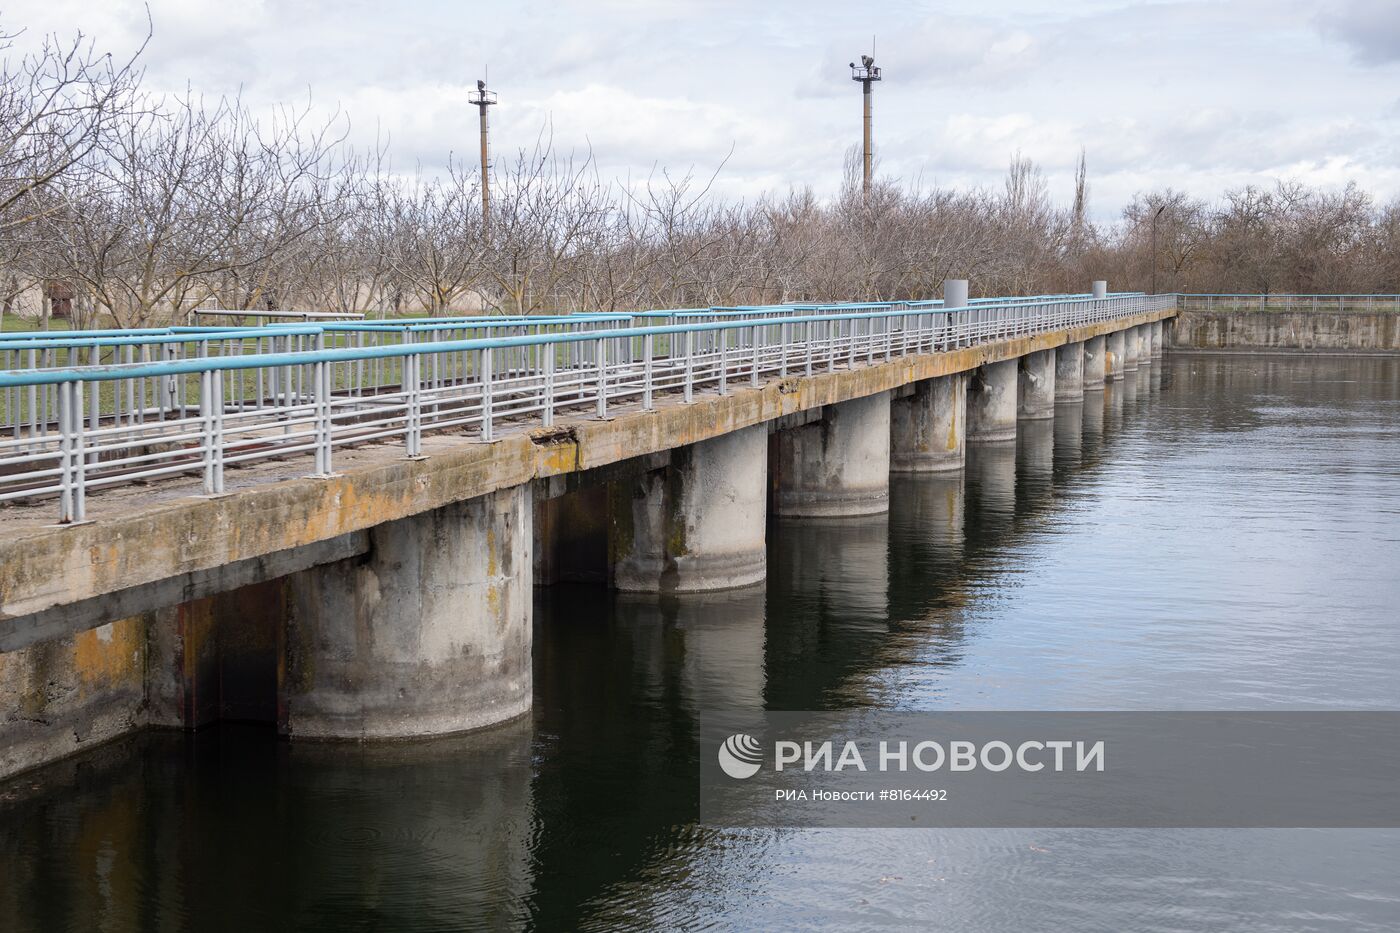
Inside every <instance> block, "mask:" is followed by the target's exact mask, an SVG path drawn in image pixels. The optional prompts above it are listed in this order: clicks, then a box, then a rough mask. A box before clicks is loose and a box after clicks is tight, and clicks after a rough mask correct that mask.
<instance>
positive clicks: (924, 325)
mask: <svg viewBox="0 0 1400 933" xmlns="http://www.w3.org/2000/svg"><path fill="white" fill-rule="evenodd" d="M1174 301H1175V299H1174V297H1173V296H1170V295H1163V296H1144V295H1128V296H1119V297H1112V298H1107V299H1098V300H1095V299H1091V298H1087V297H1083V296H1074V297H1070V298H1057V299H1042V300H1025V301H1015V302H1006V303H995V302H985V301H984V302H979V303H977V304H969V305H967V306H965V307H959V308H952V309H948V308H942V307H939V306H934V305H932V304H931V303H909V304H908V305H906V306H905V307H901V308H897V309H891V308H889V307H882V308H881V309H879V310H841V311H836V312H833V311H830V310H826V311H824V312H823V313H818V314H805V313H790V314H788V313H784V314H778V315H765V316H743V315H740V316H731V315H718V316H708V317H700V318H689V317H687V318H684V319H680V320H678V321H676V322H670V323H664V324H661V325H659V326H643V327H635V326H610V325H612V324H614V323H615V322H611V321H609V320H607V319H606V316H602V317H597V316H592V317H590V316H579V319H578V320H576V321H572V322H570V321H567V320H563V319H549V320H541V321H535V322H520V321H501V322H493V327H496V328H498V329H495V330H493V331H492V332H491V334H490V336H463V335H464V334H470V333H473V332H474V330H473V329H474V328H476V327H477V326H479V325H478V324H477V323H475V322H474V323H473V324H471V325H470V326H467V327H464V324H463V322H461V321H447V322H442V323H435V324H423V325H413V326H411V327H409V328H407V329H404V328H389V329H388V330H385V331H378V330H372V331H369V332H366V331H365V329H364V328H365V327H366V326H367V325H364V324H361V323H359V322H356V323H354V324H327V325H321V326H314V325H296V326H286V327H276V328H259V329H257V331H256V336H252V337H250V336H248V335H247V334H246V333H242V332H234V333H227V332H215V333H204V334H195V335H193V338H194V339H193V341H192V342H193V344H194V346H195V350H194V351H193V352H191V353H189V354H188V355H185V356H179V355H172V356H170V357H166V358H158V359H145V360H130V359H128V358H127V357H125V356H122V355H120V354H118V355H117V356H116V362H106V363H96V364H89V365H72V364H71V361H70V365H65V366H60V367H54V368H43V367H40V368H32V369H25V370H17V371H10V372H4V373H0V390H3V392H4V394H5V399H6V401H7V403H10V404H17V405H18V407H17V408H15V409H13V413H12V414H11V415H10V420H9V421H8V422H7V423H8V424H9V426H10V428H11V430H10V431H9V432H8V433H7V434H6V435H5V436H3V437H0V502H14V501H16V500H32V499H35V498H39V497H57V498H58V500H59V520H60V521H61V522H75V521H82V520H84V517H85V515H86V498H87V496H88V494H89V493H91V492H94V491H96V490H100V489H105V488H110V487H114V486H122V485H126V484H130V483H133V482H138V481H139V482H146V481H150V480H153V479H159V478H168V477H176V476H200V477H202V487H203V491H204V492H205V493H206V494H210V495H217V494H220V493H222V492H223V491H224V489H225V478H226V474H227V472H228V471H230V470H235V469H239V468H243V467H247V466H250V465H252V464H255V463H259V462H266V461H270V460H274V459H276V460H283V459H286V458H288V457H293V456H297V455H310V458H311V459H312V460H313V462H314V466H313V472H312V474H311V475H316V476H326V475H329V474H330V473H331V472H332V470H333V468H334V459H335V452H336V451H337V450H340V449H343V448H346V447H349V446H354V445H363V444H370V443H399V444H402V445H403V447H404V453H405V455H406V456H409V457H418V456H421V455H422V454H423V437H424V434H425V433H427V432H453V431H455V432H459V433H467V434H469V435H471V436H475V437H478V438H480V439H481V440H486V441H489V440H492V439H493V438H494V437H495V436H496V435H497V433H498V432H499V431H500V430H501V429H502V428H503V427H505V426H512V427H517V426H518V427H530V426H539V425H543V426H549V425H552V424H553V423H554V421H555V419H556V418H557V417H558V416H559V415H560V414H564V413H568V414H584V413H586V414H592V415H596V416H597V417H600V418H601V417H607V416H608V414H609V413H610V412H613V411H616V410H617V409H619V408H620V407H626V406H632V407H635V408H639V409H642V410H649V409H651V408H653V407H654V406H655V404H656V400H657V398H658V397H659V396H674V397H676V398H679V399H681V400H683V401H685V402H689V401H691V400H692V399H693V398H694V397H695V395H696V394H697V393H699V392H715V393H718V394H719V395H726V394H728V393H729V392H730V391H731V390H732V388H733V387H734V386H737V385H749V386H759V385H761V384H762V383H763V381H764V380H766V379H769V378H774V377H783V376H787V375H789V374H794V373H800V374H805V375H811V374H813V373H817V372H832V371H836V370H843V369H853V368H856V367H860V366H864V365H871V364H875V363H879V362H884V361H887V360H890V359H892V358H894V357H896V356H902V355H907V354H915V353H933V352H941V351H947V350H951V349H956V348H959V347H967V346H972V345H975V344H978V343H984V342H991V341H997V340H1003V339H1007V338H1011V337H1018V336H1024V335H1029V334H1034V333H1040V332H1045V331H1053V330H1061V329H1064V328H1067V327H1072V326H1077V325H1082V324H1089V323H1095V322H1100V321H1107V320H1113V319H1118V318H1123V317H1128V316H1132V315H1135V314H1140V313H1143V312H1147V311H1154V310H1165V309H1169V308H1171V307H1173V306H1174ZM391 332H392V333H391ZM170 336H171V338H172V341H173V342H165V341H164V340H161V341H157V343H156V345H158V346H162V347H164V346H181V347H183V346H189V345H190V343H191V341H190V340H189V339H188V338H189V337H190V336H191V335H170ZM65 339H71V340H75V341H76V340H77V338H65ZM96 339H99V340H104V341H113V340H116V341H120V340H121V339H123V338H121V337H118V336H115V335H113V336H110V337H109V336H103V337H100V338H96ZM143 339H144V338H143ZM250 340H251V341H253V342H252V343H251V344H249V343H245V342H244V341H250ZM219 342H222V344H223V350H221V351H219V352H215V347H214V345H215V344H216V343H219ZM71 345H72V346H76V347H78V358H77V362H78V363H79V364H81V362H82V360H83V352H84V349H83V348H84V347H85V346H86V345H84V344H81V343H76V342H75V343H73V344H71ZM103 345H104V346H105V345H106V344H103ZM140 345H141V346H147V344H145V343H143V344H140ZM115 346H127V345H125V344H115ZM250 347H252V349H251V350H250V349H249V348H250ZM17 352H28V351H26V350H22V349H21V350H18V351H17ZM88 352H90V351H88ZM16 400H17V401H16ZM41 400H42V401H41Z"/></svg>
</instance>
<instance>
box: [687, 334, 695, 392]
mask: <svg viewBox="0 0 1400 933" xmlns="http://www.w3.org/2000/svg"><path fill="white" fill-rule="evenodd" d="M694 376H695V331H693V330H688V331H686V332H685V401H686V404H690V402H692V401H694V399H695V380H694Z"/></svg>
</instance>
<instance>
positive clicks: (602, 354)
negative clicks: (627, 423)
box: [596, 337, 608, 418]
mask: <svg viewBox="0 0 1400 933" xmlns="http://www.w3.org/2000/svg"><path fill="white" fill-rule="evenodd" d="M596 352H597V361H596V362H597V364H598V417H599V418H606V417H607V416H608V342H607V340H605V339H604V338H602V337H599V338H598V341H597V351H596Z"/></svg>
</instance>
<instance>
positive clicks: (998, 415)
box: [967, 360, 1019, 444]
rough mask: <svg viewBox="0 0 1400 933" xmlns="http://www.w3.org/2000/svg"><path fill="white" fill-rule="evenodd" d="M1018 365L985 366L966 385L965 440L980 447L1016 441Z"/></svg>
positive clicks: (1007, 361) (1005, 361) (989, 364)
mask: <svg viewBox="0 0 1400 933" xmlns="http://www.w3.org/2000/svg"><path fill="white" fill-rule="evenodd" d="M1018 368H1019V367H1018V364H1017V361H1016V360H1004V361H1002V362H1000V363H984V364H983V365H981V366H979V367H978V368H977V369H976V370H975V371H974V372H973V374H972V378H971V379H970V380H969V381H968V387H967V439H968V440H969V441H971V442H975V443H981V444H1007V443H1011V442H1013V441H1015V440H1016V408H1017V381H1018V372H1017V370H1018Z"/></svg>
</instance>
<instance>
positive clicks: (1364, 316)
mask: <svg viewBox="0 0 1400 933" xmlns="http://www.w3.org/2000/svg"><path fill="white" fill-rule="evenodd" d="M1168 331H1169V335H1170V336H1169V337H1168V340H1169V343H1168V345H1169V346H1170V347H1172V348H1173V349H1178V350H1309V351H1332V352H1343V353H1395V352H1400V314H1395V313H1387V312H1383V311H1377V312H1367V313H1363V312H1350V313H1327V312H1316V313H1314V312H1311V311H1183V312H1182V313H1181V315H1180V316H1179V317H1178V318H1177V319H1176V321H1175V322H1174V323H1173V324H1172V325H1171V326H1170V327H1168Z"/></svg>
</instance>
